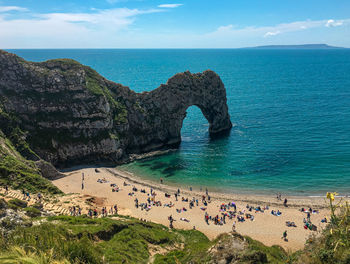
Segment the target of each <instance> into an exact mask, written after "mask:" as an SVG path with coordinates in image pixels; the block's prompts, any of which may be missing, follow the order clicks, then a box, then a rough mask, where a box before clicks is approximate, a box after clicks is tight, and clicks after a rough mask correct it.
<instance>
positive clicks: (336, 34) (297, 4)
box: [0, 0, 350, 49]
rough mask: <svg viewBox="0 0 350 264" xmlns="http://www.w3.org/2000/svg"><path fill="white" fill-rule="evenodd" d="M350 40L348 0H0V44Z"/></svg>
mask: <svg viewBox="0 0 350 264" xmlns="http://www.w3.org/2000/svg"><path fill="white" fill-rule="evenodd" d="M305 43H327V44H330V45H336V46H343V47H350V1H349V0H317V1H316V0H217V1H212V0H190V1H189V0H187V1H185V0H179V1H177V0H176V1H168V0H11V1H10V0H0V48H7V49H9V48H238V47H248V46H257V45H271V44H305Z"/></svg>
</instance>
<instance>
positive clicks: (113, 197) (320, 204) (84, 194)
mask: <svg viewBox="0 0 350 264" xmlns="http://www.w3.org/2000/svg"><path fill="white" fill-rule="evenodd" d="M98 170H99V171H100V172H98V173H96V172H95V168H94V167H93V168H79V169H75V170H74V169H73V170H71V171H69V172H65V175H66V176H65V177H63V178H60V179H57V180H54V181H53V184H55V185H56V186H57V187H58V188H60V189H61V190H62V191H63V192H64V193H66V194H70V195H67V196H66V197H63V200H65V201H63V200H62V201H63V204H64V205H66V206H69V205H71V204H72V202H73V201H74V199H76V200H75V202H74V203H73V204H77V205H80V206H81V207H82V208H83V213H85V212H86V211H87V210H88V209H89V208H95V207H96V208H98V209H99V211H101V208H102V206H106V207H107V209H109V208H110V207H111V206H113V205H115V204H117V205H118V208H119V212H118V213H119V214H121V215H129V216H133V217H136V218H142V219H146V220H147V221H152V222H155V223H159V224H163V225H166V226H169V221H168V216H170V215H172V216H173V217H174V219H175V222H174V227H175V228H180V229H192V228H193V227H195V228H196V229H197V230H199V231H201V232H203V233H204V234H205V235H206V236H207V237H208V238H210V239H214V238H216V237H217V236H218V235H219V234H220V233H224V232H230V231H231V230H232V223H233V221H236V231H237V232H238V233H241V234H242V235H248V236H250V237H252V238H253V239H256V240H258V241H260V242H262V243H264V244H265V245H267V246H272V245H280V246H282V247H283V248H285V249H286V250H289V251H295V250H299V249H302V248H303V247H304V244H305V241H306V240H307V239H308V238H309V237H310V236H312V235H316V236H317V235H319V234H320V232H321V230H322V229H323V228H324V227H325V226H326V224H324V223H321V219H322V218H324V217H325V216H327V218H328V219H329V210H327V208H326V201H325V198H322V197H286V198H287V199H288V204H289V206H288V207H284V205H283V201H277V199H276V197H275V196H254V195H239V194H236V195H235V194H223V193H211V192H210V189H209V195H210V196H211V200H212V202H211V203H209V204H208V206H207V209H206V211H202V210H201V209H200V207H202V206H203V205H202V203H201V196H202V195H205V190H203V191H202V192H199V191H190V190H189V189H187V190H184V189H183V188H181V194H180V197H179V201H176V200H175V196H174V195H173V194H174V193H175V192H176V190H177V188H176V187H172V186H167V185H166V182H164V184H160V183H155V182H150V181H146V180H144V179H141V178H139V177H137V176H135V175H133V174H131V173H129V172H126V171H122V170H120V169H116V168H98ZM82 173H84V178H85V179H84V189H83V190H82V185H81V183H82ZM102 178H105V179H106V180H107V181H108V182H107V183H98V182H97V180H98V179H102ZM124 182H127V183H129V184H130V185H129V186H123V183H124ZM111 183H115V184H116V185H117V186H118V187H119V188H120V191H119V192H112V187H110V184H111ZM133 186H135V187H136V188H137V189H138V192H135V195H134V196H130V195H128V194H129V193H130V192H132V187H133ZM151 187H152V188H153V190H155V192H156V194H157V195H156V200H157V201H161V202H162V206H160V207H156V206H152V209H151V210H149V211H147V212H146V211H145V210H141V209H140V208H138V209H137V208H136V207H135V202H134V199H135V198H136V197H137V198H138V200H139V203H143V202H146V200H147V198H148V196H147V193H149V192H150V188H151ZM141 189H146V192H147V193H146V194H145V193H141V192H140V190H141ZM166 192H167V193H169V194H171V197H170V198H166V197H165V193H166ZM72 194H73V195H72ZM92 196H93V197H96V198H95V203H94V204H92V206H89V205H87V204H86V203H84V202H82V201H83V200H84V198H85V199H87V198H89V197H92ZM181 197H185V198H189V200H190V199H192V198H193V197H196V198H198V200H199V206H198V207H197V206H195V207H193V208H192V209H189V203H188V202H182V201H181ZM284 198H285V197H282V200H283V199H284ZM79 199H80V201H79ZM170 201H171V202H172V203H174V204H175V206H173V207H172V208H169V207H164V206H163V205H164V204H165V203H170ZM228 202H235V203H236V205H237V210H238V211H239V210H241V211H243V210H247V209H246V205H247V204H249V205H251V206H258V205H260V206H261V207H263V206H266V205H269V210H265V212H264V213H261V212H257V213H255V212H254V211H253V212H247V213H251V214H253V215H254V218H255V219H254V221H251V220H249V219H248V220H246V221H245V222H243V223H241V222H238V221H237V220H229V219H228V218H226V224H225V225H222V226H221V225H214V223H213V222H209V225H207V224H206V222H205V221H204V214H205V212H208V214H209V215H211V216H213V217H214V216H216V215H217V214H218V215H219V216H221V212H220V211H219V209H220V208H219V206H220V205H221V204H222V203H228ZM310 206H311V207H312V208H313V209H319V213H318V214H312V215H311V221H312V223H313V224H314V225H316V226H317V227H318V231H310V230H305V229H304V227H303V225H304V224H303V219H304V218H306V214H305V213H303V212H301V211H300V209H301V208H302V207H305V208H309V207H310ZM183 207H185V208H186V209H187V211H186V212H181V213H178V212H177V211H176V209H180V208H183ZM272 209H273V210H280V211H281V212H282V215H281V216H274V215H272V214H271V213H270V212H271V210H272ZM181 217H184V218H186V219H188V220H189V222H184V221H181V220H180V218H181ZM286 221H293V222H295V224H296V225H297V227H287V226H286V224H285V222H286ZM285 230H287V233H288V241H287V242H286V241H284V240H283V239H281V237H282V233H283V232H284V231H285Z"/></svg>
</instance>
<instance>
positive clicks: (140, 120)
mask: <svg viewBox="0 0 350 264" xmlns="http://www.w3.org/2000/svg"><path fill="white" fill-rule="evenodd" d="M192 105H196V106H198V107H199V108H200V109H201V111H202V113H203V115H204V116H205V118H206V119H207V120H208V123H209V133H210V135H216V134H219V133H221V132H224V131H227V130H229V129H230V128H231V127H232V124H231V121H230V117H229V114H228V107H227V103H226V90H225V87H224V84H223V83H222V81H221V79H220V77H219V76H218V75H217V74H216V73H214V72H212V71H209V70H208V71H205V72H203V73H197V74H191V73H190V72H184V73H179V74H176V75H175V76H173V77H172V78H170V79H169V80H168V82H167V83H166V84H162V85H161V86H160V87H158V88H157V89H155V90H153V91H151V92H144V93H135V92H133V91H132V90H130V89H129V88H128V87H125V86H123V85H121V84H117V83H114V82H111V81H108V80H106V79H105V78H103V77H102V76H100V75H99V74H98V73H97V72H96V71H94V70H93V69H91V68H90V67H87V66H84V65H81V64H80V63H78V62H76V61H74V60H70V59H57V60H49V61H45V62H40V63H37V62H28V61H25V60H24V59H22V58H20V57H18V56H16V55H14V54H11V53H7V52H5V51H0V109H1V111H0V112H1V113H2V114H1V115H0V124H1V129H2V130H7V129H5V128H6V127H9V124H11V127H12V128H13V129H12V130H11V131H10V132H9V131H3V132H4V133H5V134H6V135H7V136H9V133H10V134H11V133H13V131H14V130H16V131H21V136H20V138H21V139H22V140H23V141H25V142H27V143H28V148H30V149H31V150H33V151H32V153H31V152H28V151H24V152H25V153H26V154H28V155H25V156H26V157H28V158H29V159H34V160H37V159H40V158H42V159H44V160H46V161H48V162H51V163H52V164H53V165H55V166H57V167H66V166H70V165H74V164H82V163H85V164H86V163H89V162H120V161H122V160H127V159H128V156H129V154H133V153H144V152H149V151H153V150H157V149H162V148H168V147H173V146H178V145H179V143H180V142H181V127H182V122H183V119H184V118H185V116H186V110H187V108H188V107H190V106H192ZM21 154H23V153H21Z"/></svg>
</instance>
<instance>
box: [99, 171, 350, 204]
mask: <svg viewBox="0 0 350 264" xmlns="http://www.w3.org/2000/svg"><path fill="white" fill-rule="evenodd" d="M105 169H106V170H107V171H109V172H110V173H111V174H113V175H114V176H116V177H120V178H123V179H125V180H128V181H130V182H133V183H135V184H142V185H144V186H147V187H152V188H153V189H156V190H159V191H163V192H164V191H165V192H172V193H175V192H176V191H177V189H178V188H180V189H181V192H182V193H185V194H186V195H195V196H201V195H202V194H203V193H204V190H205V189H204V190H202V191H200V190H197V189H196V188H193V190H192V191H190V190H189V189H188V188H186V189H184V186H181V185H168V184H167V183H163V184H161V183H157V182H155V181H152V180H150V179H146V178H143V177H142V176H139V175H135V174H134V173H132V172H129V171H127V170H124V169H120V168H118V167H116V168H105ZM196 187H197V186H196ZM209 193H210V196H211V197H212V199H214V200H225V201H230V200H235V201H241V202H248V203H261V202H264V203H267V204H270V205H281V201H277V198H276V195H277V193H276V194H273V195H264V194H243V193H227V192H218V191H216V190H214V191H211V190H210V188H209ZM283 197H288V201H289V203H288V204H289V206H290V207H300V206H313V207H315V202H317V204H316V206H317V208H326V207H327V205H326V201H324V205H322V202H321V203H320V201H319V199H325V198H326V194H325V195H324V196H301V195H300V196H299V195H294V196H290V195H283ZM337 198H347V197H341V196H337ZM271 200H274V201H271ZM291 201H293V202H296V204H291V203H290V202H291Z"/></svg>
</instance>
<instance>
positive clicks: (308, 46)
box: [244, 44, 347, 49]
mask: <svg viewBox="0 0 350 264" xmlns="http://www.w3.org/2000/svg"><path fill="white" fill-rule="evenodd" d="M244 49H347V48H344V47H335V46H330V45H327V44H302V45H266V46H256V47H247V48H244Z"/></svg>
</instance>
